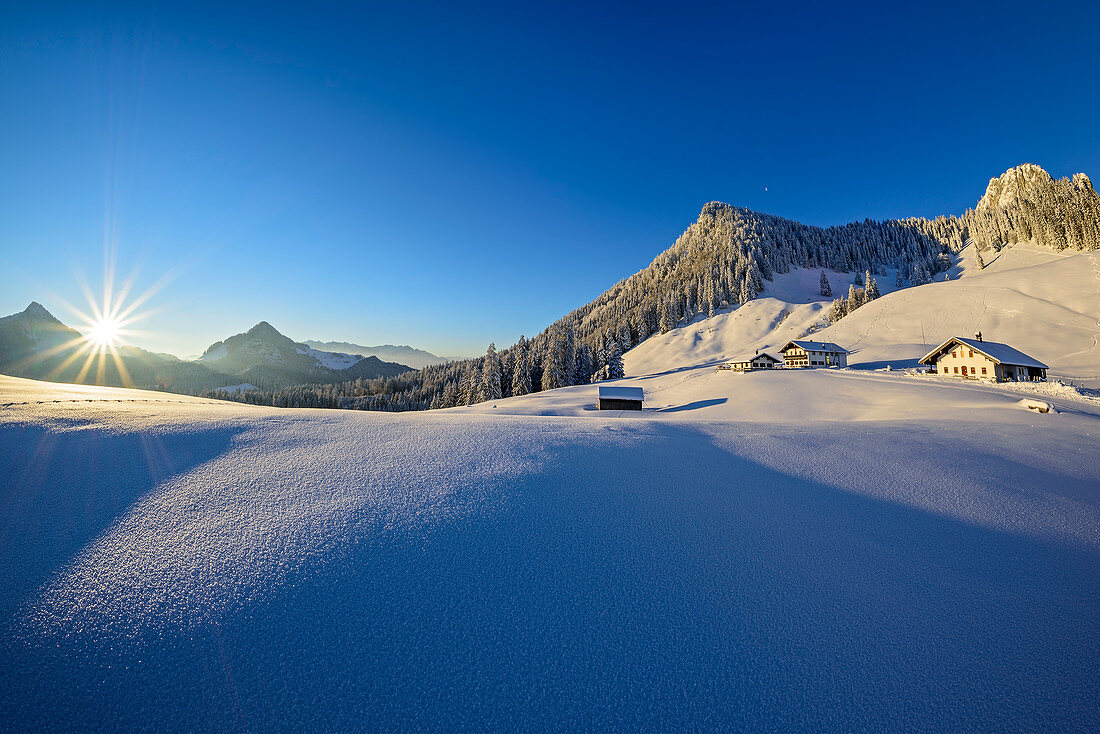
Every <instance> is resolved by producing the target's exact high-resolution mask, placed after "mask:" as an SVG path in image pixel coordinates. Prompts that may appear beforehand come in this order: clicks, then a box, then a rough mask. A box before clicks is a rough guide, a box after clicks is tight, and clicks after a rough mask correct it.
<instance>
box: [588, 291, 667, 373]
mask: <svg viewBox="0 0 1100 734" xmlns="http://www.w3.org/2000/svg"><path fill="white" fill-rule="evenodd" d="M675 325H676V321H675V320H674V319H673V317H672V303H671V301H668V300H666V301H665V302H664V305H663V306H662V307H661V319H660V321H659V322H658V325H657V328H658V329H660V331H661V333H662V334H667V333H668V332H670V331H672V327H673V326H675ZM601 361H603V360H602V359H601Z"/></svg>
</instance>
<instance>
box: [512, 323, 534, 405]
mask: <svg viewBox="0 0 1100 734" xmlns="http://www.w3.org/2000/svg"><path fill="white" fill-rule="evenodd" d="M520 342H521V343H520V344H517V345H516V363H515V367H513V368H512V396H513V397H519V396H520V395H527V394H528V393H530V392H531V364H530V363H529V362H528V361H527V348H526V346H525V345H524V344H523V343H522V342H523V339H522V337H521V338H520Z"/></svg>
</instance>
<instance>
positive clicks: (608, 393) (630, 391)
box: [599, 386, 643, 400]
mask: <svg viewBox="0 0 1100 734" xmlns="http://www.w3.org/2000/svg"><path fill="white" fill-rule="evenodd" d="M599 392H600V398H601V399H604V400H642V399H643V393H642V388H640V387H602V386H601V387H600V388H599Z"/></svg>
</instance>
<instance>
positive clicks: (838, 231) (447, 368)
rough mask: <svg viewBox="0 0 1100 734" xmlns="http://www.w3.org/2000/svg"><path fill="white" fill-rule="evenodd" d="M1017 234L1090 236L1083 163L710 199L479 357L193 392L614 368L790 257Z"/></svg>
mask: <svg viewBox="0 0 1100 734" xmlns="http://www.w3.org/2000/svg"><path fill="white" fill-rule="evenodd" d="M1026 241H1033V242H1036V243H1037V244H1040V245H1043V246H1047V247H1051V248H1053V249H1055V250H1064V249H1075V250H1093V249H1098V248H1100V197H1098V196H1097V194H1096V191H1095V190H1094V189H1093V187H1092V183H1091V181H1090V180H1089V178H1088V177H1087V176H1086V175H1085V174H1083V173H1079V174H1076V175H1075V176H1073V177H1072V178H1063V179H1058V180H1055V179H1053V178H1052V177H1051V176H1050V175H1049V174H1047V172H1046V171H1044V170H1043V169H1042V168H1040V167H1039V166H1035V165H1032V164H1024V165H1022V166H1017V167H1015V168H1011V169H1009V170H1008V171H1006V172H1005V173H1004V174H1002V175H1001V176H1000V177H998V178H994V179H991V180H990V183H989V186H988V187H987V188H986V193H985V194H984V195H983V196H982V198H981V199H980V200H979V202H978V204H977V205H976V206H975V207H974V208H973V209H968V210H967V211H966V212H964V213H963V214H962V215H961V216H957V217H956V216H940V217H936V218H935V219H925V218H921V217H914V218H908V219H895V220H887V221H882V222H879V221H874V220H870V219H868V220H864V221H862V222H853V223H850V224H844V225H839V226H833V227H815V226H811V225H806V224H801V223H799V222H795V221H792V220H790V219H784V218H782V217H777V216H773V215H770V214H762V213H760V212H755V211H752V210H750V209H746V208H743V207H734V206H730V205H728V204H723V203H721V202H711V203H709V204H707V205H705V206H704V207H703V210H702V212H700V214H699V218H698V219H697V220H696V221H695V222H694V223H693V224H692V225H691V226H689V227H688V228H687V230H686V231H685V232H684V233H683V234H682V235H681V236H680V237H679V238H678V239H677V240H676V242H675V244H673V246H672V247H670V248H669V249H668V250H666V251H665V252H662V253H661V254H660V255H658V256H657V257H656V258H655V259H654V260H653V262H652V263H651V264H650V265H649V266H648V267H646V268H645V269H643V270H641V271H640V272H638V273H635V274H634V275H631V276H630V277H628V278H626V279H624V280H622V281H620V282H618V283H616V284H615V285H614V286H612V287H611V288H609V289H608V290H607V291H606V292H605V293H603V294H601V295H600V296H599V297H597V298H596V299H595V300H593V301H591V302H590V303H587V304H585V305H583V306H581V307H579V308H577V309H575V310H573V311H571V312H570V313H568V314H566V315H565V316H563V317H562V318H561V319H559V320H558V321H556V322H554V323H553V324H551V325H550V326H548V327H547V328H546V329H545V330H544V331H543V332H542V333H540V334H538V335H536V336H534V337H533V338H530V339H527V338H524V337H520V339H519V341H518V342H517V343H516V344H514V345H512V346H511V347H509V348H507V349H502V350H500V351H498V350H497V349H496V347H495V345H490V346H489V349H488V350H487V352H486V354H485V356H483V357H479V358H475V359H468V360H461V361H455V362H449V363H447V364H442V365H434V366H431V367H426V368H424V369H421V370H416V371H411V372H408V373H405V374H402V375H398V376H396V377H390V378H383V379H374V380H355V381H349V382H343V383H338V384H330V385H300V386H296V387H290V388H283V389H275V390H256V391H246V392H240V393H236V394H227V393H225V392H223V391H213V392H209V393H206V394H207V395H209V396H211V397H219V398H226V399H234V400H242V401H245V402H253V403H259V404H264V405H277V406H284V407H329V408H352V409H363V410H390V411H403V410H424V409H429V408H446V407H452V406H455V405H467V404H472V403H477V402H483V401H486V400H495V399H499V398H502V397H509V396H518V395H525V394H527V393H530V392H537V391H539V390H548V389H552V388H557V387H564V386H567V385H576V384H587V383H590V382H594V381H599V380H602V379H608V378H615V377H621V376H622V354H623V352H625V351H626V350H628V349H630V348H632V347H633V346H635V345H637V344H638V343H640V342H642V341H644V340H645V339H646V338H648V337H649V336H650V335H652V334H655V333H665V332H668V331H669V330H671V329H672V328H674V327H675V326H676V325H677V324H679V323H681V322H683V321H685V320H690V319H691V318H693V317H694V316H696V315H697V314H700V313H705V314H709V315H713V314H714V312H715V311H716V310H718V309H723V308H733V307H737V306H738V305H740V304H743V303H746V302H748V301H750V300H752V299H753V298H755V297H756V296H757V295H759V294H760V293H761V292H762V291H763V289H764V281H765V280H770V279H771V278H772V277H773V275H774V274H777V273H787V272H789V271H790V270H791V269H792V268H831V269H834V270H840V271H845V272H851V273H863V274H865V281H864V282H865V283H867V284H870V283H871V282H872V281H873V275H875V274H878V275H881V274H883V273H885V271H886V269H887V268H889V269H892V270H896V271H897V278H898V283H897V285H899V286H906V285H921V284H924V283H928V282H930V281H931V279H932V277H933V275H934V274H935V273H936V272H938V271H942V270H946V269H947V268H949V267H950V265H951V262H952V256H953V255H954V254H955V253H957V252H959V251H960V250H961V249H962V248H963V247H964V246H966V245H972V246H974V247H975V248H976V250H977V252H978V261H979V263H981V262H982V253H989V252H991V251H997V250H1000V249H1001V248H1002V247H1005V246H1008V245H1012V244H1015V243H1017V242H1026ZM851 295H854V292H853V293H852V294H851ZM843 300H845V299H838V302H839V301H843ZM849 306H851V307H856V306H858V303H854V304H849V303H848V302H847V301H845V303H844V305H843V306H838V305H837V304H834V309H833V312H832V316H833V317H834V318H841V317H843V315H844V314H845V313H847V311H848V308H849Z"/></svg>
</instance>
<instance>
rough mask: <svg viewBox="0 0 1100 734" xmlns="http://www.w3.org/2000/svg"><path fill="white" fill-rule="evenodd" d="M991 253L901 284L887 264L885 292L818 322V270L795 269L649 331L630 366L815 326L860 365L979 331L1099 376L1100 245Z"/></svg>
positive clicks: (722, 356) (1084, 375)
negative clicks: (716, 308)
mask: <svg viewBox="0 0 1100 734" xmlns="http://www.w3.org/2000/svg"><path fill="white" fill-rule="evenodd" d="M987 257H990V262H989V263H987V266H986V268H985V269H984V270H979V269H978V268H977V264H976V261H975V260H974V258H973V253H972V252H969V248H967V250H964V251H963V254H962V257H961V258H960V259H959V263H958V265H957V266H956V268H954V269H953V270H952V271H951V272H950V273H948V275H949V276H950V277H951V278H953V279H952V280H948V281H946V282H945V281H943V280H940V281H938V282H936V283H931V284H928V285H924V286H917V287H913V288H903V289H900V290H896V289H894V288H893V286H892V283H893V278H892V277H891V276H890V275H889V274H888V275H887V276H883V277H880V278H878V282H879V287H880V289H881V290H882V292H883V294H884V295H883V297H881V298H879V299H877V300H875V301H872V302H871V303H869V304H867V305H865V306H863V307H862V308H859V309H857V310H856V311H855V312H854V313H852V314H850V315H849V316H847V317H845V318H844V319H842V320H841V321H840V322H838V323H837V324H835V325H833V326H830V327H828V328H822V329H820V330H818V327H822V326H824V325H825V324H824V323H823V322H824V319H825V314H826V313H827V310H828V306H829V302H830V301H831V299H830V298H824V297H822V296H820V295H818V285H817V279H818V278H819V277H820V271H819V270H816V269H815V270H806V269H796V270H792V271H791V272H790V273H788V274H785V275H777V276H776V278H775V281H774V282H769V283H767V289H766V290H765V292H764V294H763V296H761V297H760V298H757V299H756V300H754V301H751V302H749V303H748V304H746V305H744V306H742V307H740V308H738V309H735V310H732V311H722V312H719V313H717V314H715V316H713V317H711V318H704V317H696V319H694V320H693V321H692V322H691V323H690V324H685V325H681V326H679V327H677V328H675V329H673V330H672V331H670V332H669V333H667V334H656V335H654V336H652V337H650V338H649V339H648V340H646V341H644V342H642V343H641V344H639V345H638V346H637V347H635V348H634V349H632V350H631V351H629V352H627V353H626V354H625V355H624V357H623V362H624V365H625V367H626V372H627V375H630V376H643V375H649V374H653V373H659V372H664V371H668V370H678V369H682V368H684V367H689V366H698V365H717V364H719V363H721V362H723V361H725V360H726V359H729V358H730V357H732V356H734V355H736V354H743V353H745V352H746V351H747V352H748V353H752V351H753V350H755V349H761V350H763V349H767V348H770V349H773V350H774V349H775V348H777V347H781V346H783V344H785V343H786V342H787V341H789V340H790V339H795V338H797V337H799V336H802V335H803V334H805V333H807V331H809V330H811V329H814V332H813V333H814V338H815V339H820V340H824V341H833V342H836V343H838V344H840V345H842V346H844V347H846V348H847V349H849V350H851V351H852V352H853V354H852V356H851V357H850V358H849V364H850V365H852V366H855V367H863V368H873V367H882V366H885V365H887V364H890V365H892V366H894V367H899V366H912V365H914V364H915V363H916V360H917V359H919V358H920V357H921V356H923V355H924V354H925V353H927V352H928V350H929V349H931V348H932V347H934V346H935V345H936V344H939V343H941V342H943V341H944V340H945V339H947V338H949V337H951V336H972V335H973V334H974V333H975V332H977V331H981V332H982V334H983V336H984V337H985V338H987V339H990V340H992V341H999V342H1005V343H1008V344H1011V345H1013V346H1015V347H1017V348H1019V349H1021V350H1022V351H1024V352H1026V353H1028V354H1031V355H1032V356H1034V357H1036V358H1038V359H1039V360H1041V361H1043V362H1045V363H1047V364H1049V365H1050V366H1051V368H1052V369H1051V375H1052V377H1055V378H1057V377H1067V378H1072V379H1075V380H1084V381H1095V380H1097V379H1098V378H1100V255H1097V254H1096V253H1057V252H1055V251H1053V250H1051V249H1049V248H1040V247H1033V246H1027V245H1017V246H1013V247H1009V248H1006V249H1004V250H1002V251H1001V253H1000V254H999V255H998V256H996V257H995V259H994V258H993V257H992V256H990V255H989V254H987ZM828 272H829V280H830V284H831V285H832V289H833V293H835V294H844V293H846V292H847V288H848V283H849V282H850V279H851V276H849V275H847V274H844V273H836V272H832V271H828Z"/></svg>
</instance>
